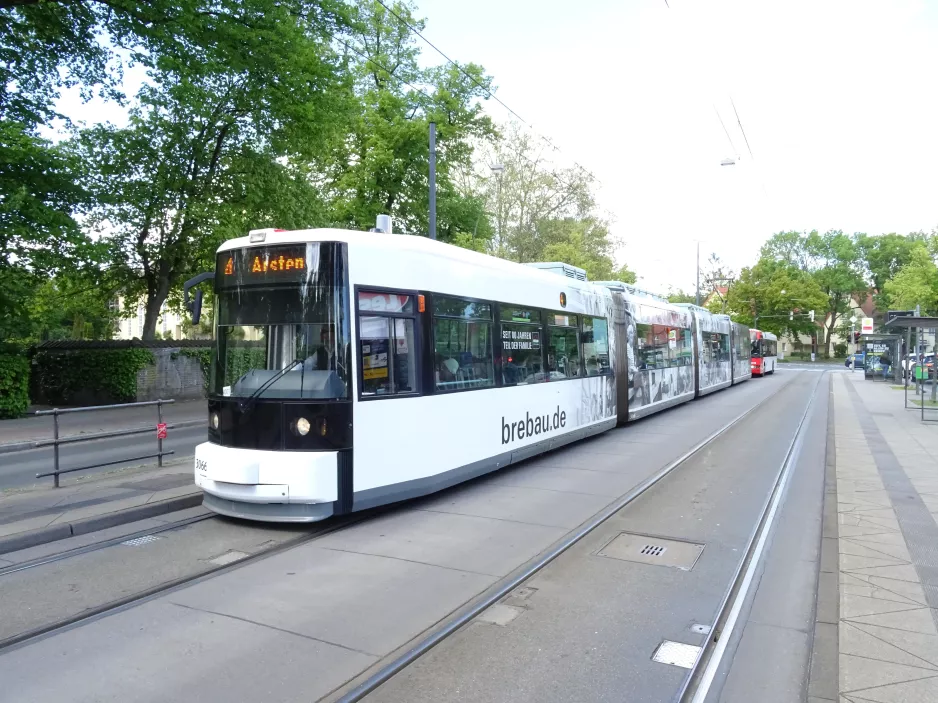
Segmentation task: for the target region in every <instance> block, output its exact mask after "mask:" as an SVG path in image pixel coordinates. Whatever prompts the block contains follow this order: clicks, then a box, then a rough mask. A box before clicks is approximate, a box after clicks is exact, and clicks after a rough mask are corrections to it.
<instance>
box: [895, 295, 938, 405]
mask: <svg viewBox="0 0 938 703" xmlns="http://www.w3.org/2000/svg"><path fill="white" fill-rule="evenodd" d="M886 327H887V328H888V329H890V330H895V331H897V332H898V331H902V330H904V331H905V340H906V343H905V348H906V350H907V353H914V354H915V364H914V365H912V364H909V366H910V367H911V370H912V373H907V374H903V375H904V377H905V384H904V385H905V407H906V408H909V377H910V376H912V377H913V379H914V381H915V395H917V396H919V400H918V401H915V402H914V404H913V406H912V408H911V409H913V410H921V414H922V422H926V421H927V422H936V421H938V420H934V419H931V418H927V419H926V417H925V405H926V404H927V403H930V404H931V405H932V407H931V408H929V410H935V409H936V408H938V399H936V394H938V383H936V379H935V364H934V363H931V364H930V365H927V364H925V363H924V361H925V354H928V353H934V351H935V350H934V349H926V348H925V344H924V341H923V339H924V335H923V332H924V330H934V329H935V328H938V317H926V316H922V315H916V314H915V313H914V312H912V311H904V310H902V311H897V310H890V311H889V312H888V313H887V315H886ZM912 330H917V333H916V337H915V338H916V340H917V344H916V346H917V347H918V348H917V349H913V348H912ZM902 361H905V358H903V359H902ZM900 363H901V362H900ZM926 384H930V385H931V394H930V395H931V398H930V399H928V398H926V393H925V385H926Z"/></svg>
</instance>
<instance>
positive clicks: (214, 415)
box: [212, 413, 218, 430]
mask: <svg viewBox="0 0 938 703" xmlns="http://www.w3.org/2000/svg"><path fill="white" fill-rule="evenodd" d="M212 429H213V430H217V429H218V413H212Z"/></svg>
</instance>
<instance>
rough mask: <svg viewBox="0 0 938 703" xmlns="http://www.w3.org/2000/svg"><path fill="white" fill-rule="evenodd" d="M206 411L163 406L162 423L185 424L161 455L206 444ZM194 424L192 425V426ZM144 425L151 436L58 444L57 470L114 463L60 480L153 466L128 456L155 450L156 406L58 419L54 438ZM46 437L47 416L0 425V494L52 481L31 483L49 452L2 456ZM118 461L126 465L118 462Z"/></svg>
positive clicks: (49, 464) (200, 405)
mask: <svg viewBox="0 0 938 703" xmlns="http://www.w3.org/2000/svg"><path fill="white" fill-rule="evenodd" d="M205 408H206V406H205V401H204V400H200V401H187V402H184V403H176V404H172V405H167V406H164V408H163V418H164V422H167V423H170V424H172V423H184V425H189V426H183V427H179V428H176V429H172V430H170V431H169V436H168V438H167V439H166V441H164V442H163V450H164V451H173V452H174V456H175V457H185V456H191V455H192V453H193V451H194V449H195V446H196V445H197V444H199V443H200V442H204V441H205V436H206V428H205V425H204V424H202V423H203V422H204V421H205V417H206V409H205ZM193 423H195V424H196V426H191V425H192V424H193ZM147 426H152V427H153V432H152V433H146V434H139V435H132V436H129V437H116V438H113V439H102V440H95V441H91V442H78V443H75V444H65V445H62V446H61V447H60V449H59V460H60V466H61V468H62V469H70V468H76V467H80V466H88V465H91V464H97V463H101V462H111V461H114V462H118V463H116V464H111V465H109V466H102V467H97V468H94V469H89V470H87V471H80V472H75V473H73V474H65V475H63V476H62V481H63V482H68V481H75V480H80V479H81V477H87V476H92V475H95V474H99V473H105V472H111V471H114V470H116V469H121V468H126V467H129V466H136V465H139V464H142V463H154V462H155V461H156V459H142V460H134V459H133V457H139V456H143V455H146V454H155V453H156V450H157V443H156V408H155V407H152V406H145V407H134V408H120V409H114V410H96V411H93V412H86V413H73V414H65V415H62V416H61V417H60V418H59V435H60V436H61V437H71V436H75V435H85V434H96V433H101V432H109V431H114V430H117V429H130V428H137V427H147ZM51 437H52V418H51V417H47V416H43V417H26V418H21V419H18V420H5V421H0V491H3V490H7V489H20V488H26V487H30V486H36V485H45V484H47V483H51V482H52V478H51V477H46V478H41V479H37V478H36V474H37V473H43V472H46V471H52V468H53V465H54V464H53V449H52V447H43V448H41V449H33V450H28V451H17V452H5V451H4V449H8V448H9V447H10V446H12V445H19V444H21V443H24V442H31V441H37V440H46V439H51ZM122 459H130V460H129V461H121V460H122Z"/></svg>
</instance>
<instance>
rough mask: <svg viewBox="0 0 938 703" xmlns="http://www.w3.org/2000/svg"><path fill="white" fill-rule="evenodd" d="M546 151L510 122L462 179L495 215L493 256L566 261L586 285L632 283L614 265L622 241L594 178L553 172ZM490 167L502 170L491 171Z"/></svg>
mask: <svg viewBox="0 0 938 703" xmlns="http://www.w3.org/2000/svg"><path fill="white" fill-rule="evenodd" d="M546 153H547V152H546V144H544V143H543V142H541V140H539V139H537V138H536V137H534V136H532V135H531V134H530V133H528V132H526V131H525V130H523V129H522V128H521V127H520V126H519V125H517V124H516V123H511V124H509V125H508V126H507V128H506V129H504V130H503V132H502V134H501V135H500V136H499V138H498V139H497V140H496V141H495V142H494V143H493V144H492V145H491V146H490V147H489V148H488V149H487V150H485V151H484V153H483V158H482V159H481V162H482V163H480V164H478V165H477V168H476V169H475V171H474V178H470V179H467V180H469V182H470V183H475V184H477V185H475V186H469V187H470V188H473V187H474V190H473V192H476V193H484V194H485V203H486V209H487V210H488V211H490V212H492V213H494V222H495V232H494V236H493V239H492V242H491V248H490V249H491V253H493V254H495V255H496V256H499V257H501V258H504V259H510V260H511V261H517V262H519V263H529V262H534V261H563V262H565V263H568V264H571V265H573V266H579V267H580V268H583V269H585V270H586V272H587V275H588V277H589V278H590V279H591V280H617V281H622V282H624V283H635V280H636V276H635V273H634V272H633V271H631V270H630V269H629V268H628V266H627V265H621V266H619V265H618V264H617V263H616V257H615V250H616V247H617V245H619V244H620V243H619V242H618V241H617V240H616V239H615V238H614V237H613V236H612V235H611V233H610V224H609V222H608V221H607V220H606V219H605V218H604V217H602V216H601V214H600V213H599V212H598V211H597V207H596V202H595V198H594V196H593V193H592V188H593V177H592V176H591V175H590V174H589V173H587V172H586V171H584V170H583V169H582V168H580V167H574V168H557V167H556V166H555V165H554V164H552V163H551V162H550V161H549V159H547V158H546ZM492 165H498V166H500V170H499V171H498V172H497V173H495V174H493V173H492V171H491V169H490V166H492ZM463 187H466V186H463Z"/></svg>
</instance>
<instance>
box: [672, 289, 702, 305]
mask: <svg viewBox="0 0 938 703" xmlns="http://www.w3.org/2000/svg"><path fill="white" fill-rule="evenodd" d="M668 302H669V303H696V302H697V296H696V295H695V294H694V293H685V292H684V291H683V290H682V289H680V288H678V289H677V290H669V291H668Z"/></svg>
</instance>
